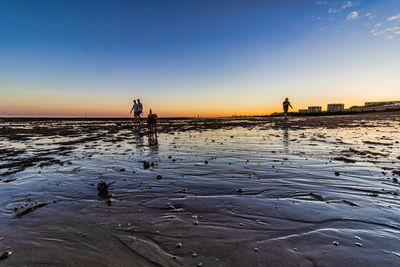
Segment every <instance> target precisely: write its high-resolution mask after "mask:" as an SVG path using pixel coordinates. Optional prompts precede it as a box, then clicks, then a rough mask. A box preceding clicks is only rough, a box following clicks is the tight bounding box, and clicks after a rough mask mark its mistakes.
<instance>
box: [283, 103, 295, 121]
mask: <svg viewBox="0 0 400 267" xmlns="http://www.w3.org/2000/svg"><path fill="white" fill-rule="evenodd" d="M282 105H283V112H284V116H285V119H286V118H287V114H288V110H289V107H291V108H293V107H292V105H291V104H290V102H289V99H288V98H286V99H285V101H283V103H282Z"/></svg>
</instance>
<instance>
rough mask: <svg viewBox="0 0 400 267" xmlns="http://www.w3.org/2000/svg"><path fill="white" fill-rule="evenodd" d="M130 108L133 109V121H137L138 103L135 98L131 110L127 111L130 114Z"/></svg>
mask: <svg viewBox="0 0 400 267" xmlns="http://www.w3.org/2000/svg"><path fill="white" fill-rule="evenodd" d="M132 110H133V122H134V123H136V122H137V111H138V104H137V103H136V100H133V106H132V109H131V111H130V112H129V113H130V114H132Z"/></svg>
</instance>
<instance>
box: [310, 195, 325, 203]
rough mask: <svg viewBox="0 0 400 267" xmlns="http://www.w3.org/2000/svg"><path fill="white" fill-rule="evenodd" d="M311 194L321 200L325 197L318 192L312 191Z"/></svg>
mask: <svg viewBox="0 0 400 267" xmlns="http://www.w3.org/2000/svg"><path fill="white" fill-rule="evenodd" d="M310 196H312V197H314V198H315V199H317V200H319V201H323V200H324V197H323V196H321V195H320V194H318V193H310Z"/></svg>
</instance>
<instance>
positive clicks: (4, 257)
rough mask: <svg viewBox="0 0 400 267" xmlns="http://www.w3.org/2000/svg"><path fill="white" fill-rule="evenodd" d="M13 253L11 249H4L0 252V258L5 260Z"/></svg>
mask: <svg viewBox="0 0 400 267" xmlns="http://www.w3.org/2000/svg"><path fill="white" fill-rule="evenodd" d="M11 254H12V252H11V251H4V252H3V253H1V254H0V260H5V259H7V258H8V257H10V256H11Z"/></svg>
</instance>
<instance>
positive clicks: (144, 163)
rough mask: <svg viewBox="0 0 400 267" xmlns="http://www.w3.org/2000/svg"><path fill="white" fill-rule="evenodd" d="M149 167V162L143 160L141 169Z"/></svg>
mask: <svg viewBox="0 0 400 267" xmlns="http://www.w3.org/2000/svg"><path fill="white" fill-rule="evenodd" d="M148 168H150V163H149V162H147V161H143V169H148Z"/></svg>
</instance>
